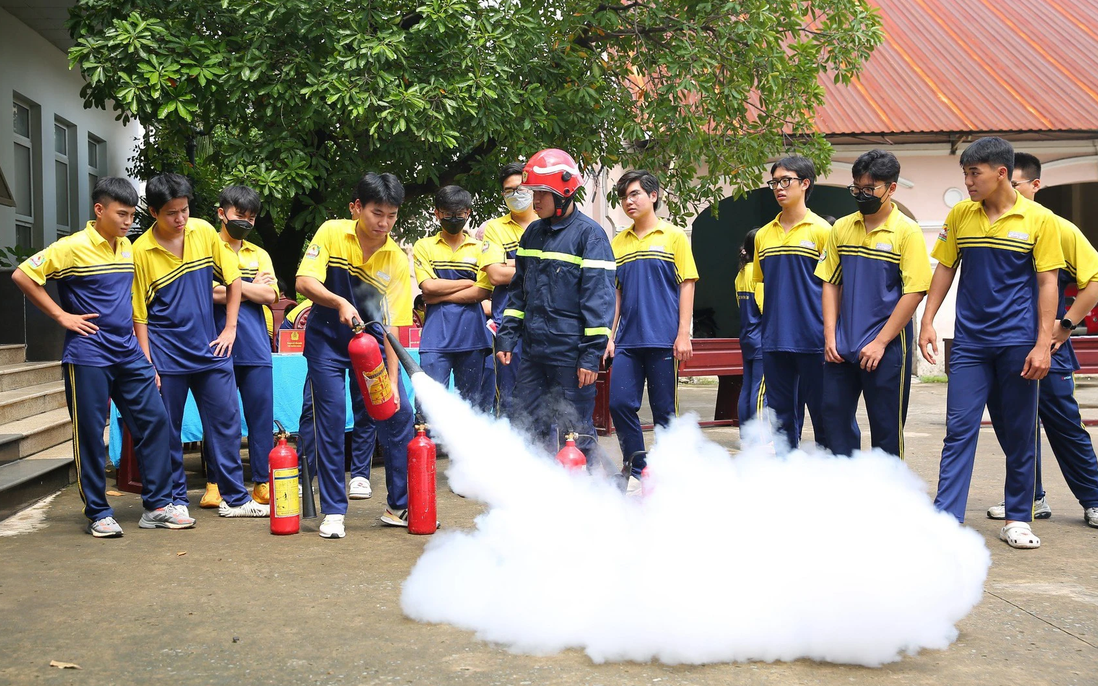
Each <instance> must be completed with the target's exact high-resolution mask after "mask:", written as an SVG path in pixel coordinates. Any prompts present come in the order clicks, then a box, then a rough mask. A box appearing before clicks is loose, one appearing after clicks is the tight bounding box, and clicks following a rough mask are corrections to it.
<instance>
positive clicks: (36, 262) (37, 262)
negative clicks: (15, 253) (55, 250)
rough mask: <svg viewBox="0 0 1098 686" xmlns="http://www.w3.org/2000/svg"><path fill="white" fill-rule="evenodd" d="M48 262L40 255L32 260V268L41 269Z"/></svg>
mask: <svg viewBox="0 0 1098 686" xmlns="http://www.w3.org/2000/svg"><path fill="white" fill-rule="evenodd" d="M45 261H46V256H45V254H43V253H38V254H37V255H35V256H34V257H32V258H30V263H31V266H32V267H41V266H42V263H43V262H45Z"/></svg>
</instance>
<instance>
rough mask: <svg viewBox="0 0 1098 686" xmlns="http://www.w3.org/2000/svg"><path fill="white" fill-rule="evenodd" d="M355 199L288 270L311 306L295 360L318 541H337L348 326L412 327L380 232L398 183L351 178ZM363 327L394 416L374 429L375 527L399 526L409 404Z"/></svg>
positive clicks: (396, 261)
mask: <svg viewBox="0 0 1098 686" xmlns="http://www.w3.org/2000/svg"><path fill="white" fill-rule="evenodd" d="M356 198H357V200H356V204H357V205H358V207H359V215H358V219H357V220H354V219H335V220H331V221H327V222H324V224H322V225H321V227H320V228H319V229H317V232H316V235H315V236H314V237H313V240H312V242H311V243H310V244H309V247H308V248H307V249H306V251H305V256H304V257H303V258H302V260H301V266H300V267H298V270H297V291H298V292H299V293H301V294H302V295H304V296H305V297H307V298H309V299H310V300H312V301H313V307H312V309H311V310H310V311H309V321H308V324H307V325H306V328H305V359H306V361H307V362H308V365H309V372H308V377H307V383H308V384H309V388H310V391H311V394H312V404H313V417H314V419H313V433H314V435H315V440H316V455H317V476H318V481H319V484H320V504H321V510H322V512H323V513H324V515H325V516H324V521H323V522H321V525H320V535H321V536H322V537H323V538H343V537H344V536H345V535H346V530H345V526H344V516H345V515H346V513H347V492H346V490H345V484H344V456H343V454H344V449H343V433H344V426H345V423H346V417H347V406H346V389H347V387H346V384H347V372H348V371H349V370H350V369H351V360H350V357H349V356H348V354H347V345H348V344H349V343H350V342H351V338H352V336H353V331H352V328H351V327H352V325H353V324H354V323H356V322H361V323H366V322H367V321H369V320H376V321H378V322H380V323H381V324H382V325H384V326H388V327H390V329H395V327H398V326H410V325H411V323H412V283H411V275H410V274H409V271H408V256H407V255H406V254H405V253H404V251H403V250H401V248H400V246H398V245H397V244H396V241H394V240H393V239H392V238H391V237H390V236H389V232H390V231H391V230H392V228H393V225H394V224H395V223H396V219H397V213H398V212H399V210H400V205H401V203H403V202H404V187H403V186H402V185H401V183H400V181H399V180H398V179H397V178H396V177H395V176H393V175H392V174H375V173H373V172H370V173H368V174H366V175H365V176H363V177H362V179H361V180H359V182H358V189H357V195H356ZM378 303H380V305H379V304H378ZM360 310H361V312H362V314H360ZM363 315H366V316H363ZM367 331H369V332H370V334H372V335H373V336H374V337H375V338H377V339H378V342H379V344H380V345H381V346H382V348H383V350H384V355H385V361H386V366H387V368H388V372H389V380H390V382H391V383H392V385H393V396H394V397H395V398H396V399H397V400H398V403H399V406H398V409H397V411H396V414H394V415H393V416H392V417H390V418H389V419H387V420H385V421H383V422H377V423H376V425H377V436H378V440H379V441H380V442H381V445H382V448H383V450H384V451H385V456H386V469H385V484H386V486H387V488H388V507H387V508H386V510H385V513H384V514H383V515H382V516H381V522H382V523H384V524H388V525H390V526H407V525H408V443H409V441H411V440H412V436H413V433H414V427H413V421H414V420H413V413H412V408H411V407H410V405H409V402H408V394H407V392H406V391H405V389H404V383H403V382H402V381H401V379H400V370H399V367H398V362H397V359H396V355H395V354H394V353H393V351H392V349H391V348H390V346H389V342H388V340H386V339H385V337H384V336H383V335H381V334H382V331H380V330H379V327H377V326H371V327H368V328H367Z"/></svg>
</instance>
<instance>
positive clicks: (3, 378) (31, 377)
mask: <svg viewBox="0 0 1098 686" xmlns="http://www.w3.org/2000/svg"><path fill="white" fill-rule="evenodd" d="M61 378H62V377H61V363H60V362H19V363H17V364H5V365H0V391H13V390H15V389H17V388H26V387H27V386H36V385H38V384H43V383H53V382H55V381H60V380H61Z"/></svg>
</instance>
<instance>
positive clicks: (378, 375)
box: [362, 362, 393, 405]
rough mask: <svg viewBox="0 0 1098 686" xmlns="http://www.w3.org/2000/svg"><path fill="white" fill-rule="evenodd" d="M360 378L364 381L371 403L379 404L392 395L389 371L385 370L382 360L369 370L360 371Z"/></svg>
mask: <svg viewBox="0 0 1098 686" xmlns="http://www.w3.org/2000/svg"><path fill="white" fill-rule="evenodd" d="M362 378H363V380H365V381H366V390H367V391H368V392H369V394H370V404H371V405H381V404H383V403H386V402H388V401H389V398H392V397H393V384H392V382H390V381H389V372H387V371H385V363H384V362H382V363H381V364H379V365H378V366H377V367H376V368H374V369H373V370H371V371H368V372H362Z"/></svg>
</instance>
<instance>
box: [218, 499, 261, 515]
mask: <svg viewBox="0 0 1098 686" xmlns="http://www.w3.org/2000/svg"><path fill="white" fill-rule="evenodd" d="M217 515H218V516H219V517H270V516H271V506H270V505H261V504H259V503H257V502H256V501H254V500H249V501H248V502H246V503H244V504H243V505H237V506H236V507H229V504H228V503H227V502H225V501H224V500H222V501H221V504H220V505H218V506H217Z"/></svg>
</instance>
